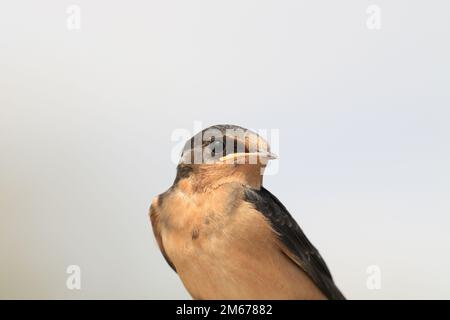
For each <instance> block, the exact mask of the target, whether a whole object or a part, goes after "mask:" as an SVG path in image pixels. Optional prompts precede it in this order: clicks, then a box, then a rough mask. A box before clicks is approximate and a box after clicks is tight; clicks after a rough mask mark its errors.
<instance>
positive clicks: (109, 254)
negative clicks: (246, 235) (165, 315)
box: [0, 0, 450, 299]
mask: <svg viewBox="0 0 450 320" xmlns="http://www.w3.org/2000/svg"><path fill="white" fill-rule="evenodd" d="M71 4H77V5H79V6H80V8H81V29H80V30H72V31H71V30H68V29H67V27H66V19H67V17H68V15H67V14H66V8H67V7H68V6H69V5H71ZM371 4H376V5H379V6H380V8H381V10H382V25H381V30H369V29H368V28H367V27H366V20H367V17H368V15H367V14H366V9H367V7H368V6H369V5H371ZM449 12H450V2H448V1H438V0H431V1H417V0H414V1H406V0H405V1H400V0H395V1H386V0H380V1H360V0H359V1H356V0H353V1H349V0H348V1H331V0H328V1H324V0H321V1H308V2H306V1H256V0H255V1H247V0H246V1H243V0H240V1H237V0H232V1H211V0H208V1H206V0H204V1H197V0H191V1H181V0H179V1H170V0H169V1H126V2H125V1H122V2H120V3H119V2H114V3H112V1H106V0H102V1H99V0H98V1H87V0H83V1H76V2H68V1H56V0H54V1H50V0H44V1H22V0H15V1H4V2H3V3H2V9H1V10H0V150H1V155H0V215H1V216H0V298H63V299H77V298H143V299H147V298H148V299H169V298H181V299H184V298H189V295H188V294H187V293H186V291H185V290H184V288H183V287H182V284H181V282H180V280H179V279H178V277H177V276H176V274H175V273H174V272H173V271H172V270H171V269H170V268H169V267H168V266H167V265H166V263H165V261H164V259H163V258H162V256H161V254H160V253H159V251H158V249H157V247H156V245H155V242H154V239H153V235H152V232H151V228H150V225H149V222H148V218H147V210H148V207H149V205H150V202H151V199H152V198H153V197H154V196H156V195H157V194H159V193H162V192H163V191H165V190H166V189H167V188H168V187H169V186H170V185H171V183H172V181H173V178H174V175H175V164H174V163H172V162H171V160H170V153H171V150H172V148H173V146H174V142H172V141H171V140H170V137H171V134H172V132H173V131H174V130H176V129H179V128H185V129H188V130H192V127H193V123H194V121H195V120H199V121H202V123H203V125H204V126H205V127H206V126H209V125H212V124H216V123H232V124H238V125H242V126H245V127H251V128H266V129H272V128H273V129H279V130H280V152H279V153H280V158H281V159H280V162H279V172H278V174H276V175H273V176H270V177H267V178H266V179H265V185H266V187H267V188H268V189H269V190H271V191H272V192H273V193H274V194H275V195H276V196H278V197H279V199H280V200H281V201H282V202H283V203H284V204H285V205H286V206H287V208H288V209H289V210H290V211H291V213H292V214H293V215H294V216H295V218H296V219H297V220H298V222H299V223H300V225H301V226H302V228H303V229H304V231H305V233H306V234H307V235H308V237H309V238H310V240H311V241H312V242H313V243H314V244H315V245H316V246H317V247H318V249H319V250H320V252H321V253H322V255H323V257H324V259H325V260H326V261H327V263H328V265H329V267H330V269H331V271H332V273H333V275H334V278H335V280H336V282H337V284H338V286H339V287H340V288H341V289H342V291H343V292H344V294H345V295H346V296H347V297H348V298H355V299H358V298H359V299H362V298H369V299H381V298H387V299H391V298H447V299H448V298H450V277H449V275H448V271H449V270H450V256H449V252H450V233H449V229H450V215H449V213H450V212H449V211H450V197H449V195H450V169H449V163H450V126H449V120H450V109H449V108H450V97H449V96H450V90H449V84H450V62H449V57H450V45H449V39H450V17H449ZM71 264H75V265H79V266H80V267H81V270H82V288H81V290H68V289H67V288H66V278H67V276H68V275H67V274H66V268H67V266H68V265H71ZM370 265H378V266H379V267H380V268H381V289H380V290H369V289H368V288H367V286H366V280H367V277H368V274H367V273H366V269H367V267H368V266H370Z"/></svg>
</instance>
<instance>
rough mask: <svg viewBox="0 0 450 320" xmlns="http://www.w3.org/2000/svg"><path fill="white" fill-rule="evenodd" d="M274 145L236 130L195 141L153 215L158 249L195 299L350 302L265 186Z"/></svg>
mask: <svg viewBox="0 0 450 320" xmlns="http://www.w3.org/2000/svg"><path fill="white" fill-rule="evenodd" d="M275 158H276V155H274V154H273V153H272V152H271V151H270V146H269V144H268V142H267V141H266V140H265V139H264V138H262V137H261V136H260V135H258V134H257V133H256V132H254V131H251V130H248V129H246V128H244V127H240V126H237V125H229V124H221V125H214V126H211V127H208V128H206V129H204V130H202V131H200V132H199V133H197V134H196V135H194V136H193V137H192V138H191V139H189V140H188V141H187V142H186V144H185V146H184V148H183V151H182V154H181V157H180V161H179V163H178V165H177V173H176V177H175V180H174V182H173V184H172V186H171V187H170V188H169V189H168V190H167V191H166V192H164V193H162V194H160V195H158V196H157V197H155V198H154V199H153V201H152V203H151V206H150V211H149V216H150V221H151V226H152V229H153V233H154V236H155V238H156V242H157V245H158V246H159V249H160V251H161V253H162V255H163V257H164V258H165V260H166V261H167V263H168V264H169V266H170V267H171V268H172V269H173V270H174V271H175V272H176V273H177V274H178V276H179V277H180V279H181V281H182V283H183V285H184V287H185V288H186V290H187V291H188V292H189V294H190V295H191V297H192V298H193V299H198V300H210V299H214V300H217V299H218V300H228V299H233V300H236V299H238V300H240V299H242V300H326V299H329V300H344V299H345V297H344V295H343V294H342V293H341V291H340V290H339V289H338V287H337V286H336V284H335V283H334V281H333V278H332V276H331V273H330V271H329V269H328V267H327V265H326V263H325V261H324V260H323V259H322V257H321V255H320V253H319V251H318V250H317V249H316V248H315V247H314V246H313V245H312V244H311V242H310V241H309V240H308V238H307V237H306V236H305V234H304V233H303V231H302V229H301V228H300V226H299V225H298V224H297V222H296V221H295V220H294V218H293V217H292V215H291V214H290V213H289V212H288V210H287V209H286V207H285V206H284V205H283V204H282V203H281V201H280V200H278V199H277V198H276V197H275V196H274V195H273V194H272V193H271V192H269V191H268V190H267V189H266V188H265V187H264V186H263V185H262V182H263V176H264V170H265V168H266V166H267V164H268V162H269V161H270V160H272V159H275Z"/></svg>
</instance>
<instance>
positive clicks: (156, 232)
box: [150, 201, 177, 272]
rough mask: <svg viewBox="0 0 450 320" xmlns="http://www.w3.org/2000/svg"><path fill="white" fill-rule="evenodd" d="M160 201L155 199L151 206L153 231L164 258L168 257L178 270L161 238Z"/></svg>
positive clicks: (172, 266)
mask: <svg viewBox="0 0 450 320" xmlns="http://www.w3.org/2000/svg"><path fill="white" fill-rule="evenodd" d="M158 202H159V201H153V203H152V205H151V206H150V221H151V223H152V229H153V233H154V235H155V238H156V242H157V243H158V246H159V250H161V253H162V255H163V257H164V259H166V261H167V263H168V264H169V266H170V267H171V268H172V269H173V271H175V272H177V270H176V269H175V266H174V265H173V263H172V261H170V259H169V257H168V256H167V254H166V251H165V250H164V245H163V242H162V238H161V229H160V225H159V219H160V215H159V210H158V204H157V203H158Z"/></svg>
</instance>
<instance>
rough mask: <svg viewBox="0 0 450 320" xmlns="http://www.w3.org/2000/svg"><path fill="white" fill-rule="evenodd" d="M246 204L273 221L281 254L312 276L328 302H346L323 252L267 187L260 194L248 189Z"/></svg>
mask: <svg viewBox="0 0 450 320" xmlns="http://www.w3.org/2000/svg"><path fill="white" fill-rule="evenodd" d="M245 200H246V201H247V202H250V203H252V204H253V205H254V206H255V208H256V209H257V210H258V211H259V212H261V213H262V214H263V215H264V216H265V217H266V218H267V219H268V220H269V221H270V223H271V225H272V228H273V229H274V231H275V232H276V233H278V236H279V238H280V240H281V242H282V248H281V250H282V251H283V252H284V253H285V254H286V255H287V256H288V257H289V258H290V259H291V260H292V261H293V262H294V263H295V264H297V265H298V266H299V267H300V268H302V270H304V271H305V272H306V273H307V274H308V276H309V277H310V278H311V280H312V281H313V282H314V283H315V285H316V286H317V287H318V288H319V289H320V290H321V291H322V293H323V294H324V295H325V296H326V297H327V298H328V299H336V300H342V299H345V297H344V295H343V294H342V293H341V292H340V291H339V289H338V288H337V287H336V285H335V284H334V282H333V278H332V276H331V274H330V271H329V270H328V267H327V265H326V264H325V261H324V260H323V259H322V257H321V256H320V254H319V251H317V249H316V248H315V247H314V246H313V245H312V244H311V242H309V240H308V238H307V237H306V236H305V234H304V233H303V231H302V230H301V229H300V227H299V225H298V224H297V222H295V220H294V218H292V216H291V215H290V214H289V212H288V211H287V209H286V208H285V206H284V205H283V204H282V203H281V202H280V200H278V199H277V198H276V197H275V196H274V195H273V194H271V193H270V192H269V191H268V190H266V189H265V188H264V187H261V189H260V190H256V189H251V188H246V189H245Z"/></svg>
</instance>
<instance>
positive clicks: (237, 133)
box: [176, 125, 276, 188]
mask: <svg viewBox="0 0 450 320" xmlns="http://www.w3.org/2000/svg"><path fill="white" fill-rule="evenodd" d="M275 158H276V156H275V155H274V154H273V153H271V151H270V146H269V144H268V143H267V141H266V140H264V139H263V138H262V137H261V136H259V135H258V134H257V133H255V132H253V131H251V130H248V129H245V128H242V127H239V126H235V125H215V126H211V127H209V128H206V129H204V130H203V131H201V132H199V133H197V134H196V135H194V136H193V137H192V138H191V139H190V140H188V141H187V142H186V144H185V146H184V149H183V153H182V155H181V159H180V163H179V165H178V168H177V171H178V172H177V178H176V182H177V181H179V180H180V179H184V178H189V179H191V181H194V180H195V181H196V183H197V184H199V186H200V187H203V188H205V187H208V185H210V186H212V185H217V184H220V183H223V182H230V181H236V182H241V183H245V184H248V185H251V186H255V187H259V186H260V185H261V182H262V174H263V172H264V168H265V167H266V165H267V163H268V161H269V160H271V159H275Z"/></svg>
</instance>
